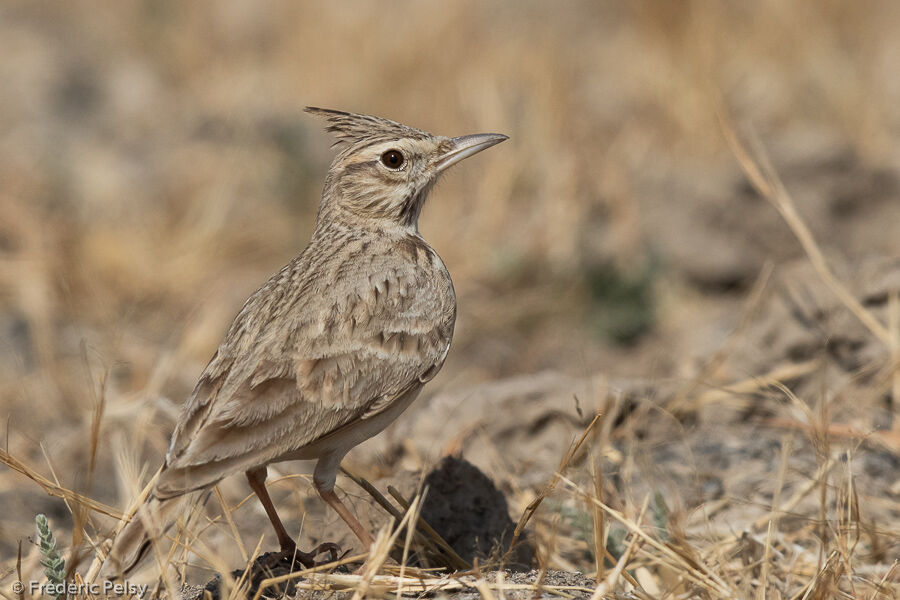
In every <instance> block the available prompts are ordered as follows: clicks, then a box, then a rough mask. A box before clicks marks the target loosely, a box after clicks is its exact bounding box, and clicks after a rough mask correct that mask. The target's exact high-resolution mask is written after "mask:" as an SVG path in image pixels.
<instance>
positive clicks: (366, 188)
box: [306, 107, 507, 229]
mask: <svg viewBox="0 0 900 600" xmlns="http://www.w3.org/2000/svg"><path fill="white" fill-rule="evenodd" d="M306 112H308V113H311V114H314V115H316V116H319V117H321V118H323V119H325V121H326V122H327V123H328V125H327V127H326V128H327V129H328V131H330V132H331V133H333V134H334V135H335V137H336V138H337V142H336V145H337V146H340V147H341V152H340V153H339V154H338V155H337V157H336V158H335V159H334V162H333V163H332V164H331V169H330V170H329V172H328V179H327V180H326V182H325V193H324V194H323V198H322V207H321V209H320V212H319V214H320V220H321V218H322V216H323V215H325V214H328V215H329V217H330V218H334V217H335V216H337V215H339V214H342V215H346V216H349V217H351V218H352V219H354V220H355V221H357V222H359V223H375V224H395V225H399V226H401V227H404V228H411V229H416V227H417V224H418V219H419V212H420V211H421V209H422V205H423V204H424V202H425V198H426V197H427V195H428V192H429V191H430V190H431V188H432V186H433V185H434V184H435V182H436V181H437V179H438V177H439V176H440V174H441V173H443V172H444V171H446V170H447V169H448V168H449V167H451V166H452V165H455V164H456V163H458V162H459V161H461V160H463V159H464V158H467V157H469V156H472V155H473V154H476V153H477V152H481V151H482V150H484V149H486V148H490V147H491V146H493V145H495V144H499V143H500V142H502V141H504V140H506V139H507V136H505V135H502V134H499V133H478V134H474V135H464V136H460V137H455V138H448V137H443V136H440V135H434V134H431V133H427V132H425V131H420V130H418V129H413V128H412V127H407V126H406V125H401V124H400V123H396V122H394V121H390V120H388V119H382V118H380V117H372V116H369V115H358V114H352V113H346V112H341V111H336V110H328V109H324V108H313V107H307V108H306Z"/></svg>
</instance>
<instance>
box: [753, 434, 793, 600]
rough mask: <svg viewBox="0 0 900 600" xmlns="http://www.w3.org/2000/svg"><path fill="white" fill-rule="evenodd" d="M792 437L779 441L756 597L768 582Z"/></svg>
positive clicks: (761, 597) (762, 598)
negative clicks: (775, 481) (777, 459)
mask: <svg viewBox="0 0 900 600" xmlns="http://www.w3.org/2000/svg"><path fill="white" fill-rule="evenodd" d="M792 447H793V438H791V437H785V438H784V439H783V440H782V442H781V463H780V464H779V466H778V480H777V483H776V484H775V494H774V495H773V496H772V512H771V513H770V517H769V526H768V528H767V529H766V543H765V545H764V547H763V558H762V569H761V572H760V575H759V587H758V588H756V597H757V598H758V599H759V600H765V598H766V587H767V586H768V583H769V569H770V564H769V562H770V561H771V559H772V540H773V538H774V535H775V528H776V527H777V526H778V517H779V516H780V515H779V513H778V505H779V504H781V491H782V490H783V489H784V476H785V474H786V473H787V466H788V458H790V455H791V448H792Z"/></svg>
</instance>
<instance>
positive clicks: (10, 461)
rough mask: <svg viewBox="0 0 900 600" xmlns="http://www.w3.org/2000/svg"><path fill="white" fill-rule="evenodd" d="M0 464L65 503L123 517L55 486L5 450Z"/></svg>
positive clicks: (83, 496) (112, 509) (97, 503)
mask: <svg viewBox="0 0 900 600" xmlns="http://www.w3.org/2000/svg"><path fill="white" fill-rule="evenodd" d="M0 462H2V463H3V464H4V465H6V466H7V467H9V468H10V469H12V470H13V471H16V472H18V473H21V474H22V475H24V476H25V477H27V478H28V479H30V480H32V481H34V482H35V483H36V484H38V485H39V486H41V487H42V488H43V489H44V491H45V492H47V493H48V494H50V495H51V496H54V497H56V498H62V499H63V500H66V501H67V502H72V503H74V504H77V505H80V506H83V507H85V508H88V509H90V510H92V511H94V512H98V513H100V514H104V515H107V516H109V517H113V518H114V519H121V518H122V517H123V514H122V513H121V512H120V511H118V510H116V509H115V508H113V507H111V506H108V505H106V504H103V503H102V502H98V501H96V500H94V499H92V498H89V497H87V496H85V495H84V494H79V493H78V492H75V491H73V490H70V489H68V488H64V487H62V486H61V485H57V484H56V483H54V482H53V481H51V480H49V479H47V478H46V477H44V476H43V475H41V474H40V473H38V472H37V471H36V470H34V469H33V468H31V467H29V466H28V465H26V464H25V463H23V462H22V461H20V460H18V459H17V458H14V457H13V456H12V455H10V454H9V453H8V452H7V451H6V450H0Z"/></svg>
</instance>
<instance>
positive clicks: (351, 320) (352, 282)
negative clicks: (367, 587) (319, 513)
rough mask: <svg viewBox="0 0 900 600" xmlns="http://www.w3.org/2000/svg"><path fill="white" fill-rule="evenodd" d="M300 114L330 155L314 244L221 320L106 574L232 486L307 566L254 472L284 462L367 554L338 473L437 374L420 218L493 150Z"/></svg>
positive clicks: (442, 325)
mask: <svg viewBox="0 0 900 600" xmlns="http://www.w3.org/2000/svg"><path fill="white" fill-rule="evenodd" d="M307 111H308V112H310V113H312V114H314V115H317V116H319V117H322V118H324V119H325V121H326V122H327V129H328V130H329V131H331V132H332V133H334V134H335V136H336V138H337V140H338V141H337V145H339V146H341V151H340V153H339V154H338V156H337V157H336V158H335V160H334V162H333V163H332V165H331V168H330V170H329V172H328V176H327V178H326V180H325V189H324V192H323V194H322V202H321V205H320V208H319V214H318V218H317V220H316V227H315V231H314V232H313V235H312V239H311V240H310V242H309V245H308V246H307V247H306V249H305V250H304V251H303V253H302V254H300V256H298V257H297V258H295V259H294V260H292V261H291V262H290V263H288V264H287V265H286V266H285V267H284V268H283V269H281V271H279V272H278V273H277V274H275V275H274V276H273V277H271V278H270V279H269V280H268V281H267V282H266V283H265V284H264V285H263V286H262V287H261V288H259V290H257V291H256V292H255V293H254V294H253V295H252V296H250V298H249V299H248V300H247V302H246V303H245V304H244V307H243V308H242V309H241V311H240V312H239V313H238V315H237V317H235V319H234V322H232V324H231V326H230V327H229V329H228V333H227V334H226V336H225V339H224V341H223V342H222V344H221V345H220V346H219V349H218V351H217V352H216V354H215V355H214V356H213V358H212V360H211V361H210V362H209V364H208V365H207V367H206V369H205V370H204V372H203V374H202V375H201V376H200V381H199V382H198V383H197V386H196V388H195V389H194V391H193V393H192V394H191V396H190V398H189V399H188V402H187V403H186V404H185V406H184V410H183V412H182V414H181V417H180V419H179V421H178V424H177V426H176V428H175V432H174V434H173V435H172V441H171V445H170V447H169V452H168V454H167V455H166V462H165V465H164V467H163V469H162V471H161V473H160V475H159V477H158V479H157V481H156V483H155V486H154V488H153V490H152V492H151V496H150V499H149V501H148V502H147V503H146V504H145V506H144V507H143V508H142V510H141V511H139V513H138V515H137V516H136V518H134V519H132V521H131V523H129V524H128V525H127V526H126V527H125V529H124V530H123V531H122V533H121V534H120V535H119V536H118V537H117V539H116V541H115V542H114V545H113V548H112V551H111V553H110V560H108V561H107V563H106V565H105V567H104V573H106V574H108V575H109V574H116V573H127V572H128V571H130V570H131V569H133V568H134V567H135V566H136V565H137V564H138V562H139V561H140V559H141V557H142V556H143V554H145V552H146V550H147V549H148V548H149V545H150V542H151V539H152V537H153V536H151V535H150V534H149V533H148V530H149V529H158V528H157V527H155V525H156V524H157V523H158V524H159V525H160V526H162V527H165V526H166V525H167V522H168V521H170V520H171V514H172V513H173V512H174V507H175V506H176V505H177V504H179V503H178V499H180V498H181V497H182V496H184V494H187V493H189V492H192V491H196V490H201V489H205V488H208V487H210V486H212V485H214V484H215V483H217V482H218V481H220V480H221V479H222V478H224V477H226V476H228V475H231V474H233V473H237V472H245V473H246V474H247V477H248V480H249V482H250V485H251V487H252V488H253V490H254V491H255V492H256V493H257V495H258V496H259V497H260V500H261V501H262V503H263V506H264V508H265V509H266V512H267V513H268V515H269V518H270V519H271V520H272V524H273V526H274V527H275V531H276V534H277V535H278V539H279V542H280V544H281V549H282V552H284V553H286V554H295V555H296V556H298V557H299V559H300V560H301V561H303V562H304V563H305V564H311V563H312V562H313V560H314V557H315V554H316V552H312V553H308V554H307V553H302V552H299V551H297V550H296V546H295V545H294V542H293V541H292V540H291V538H290V536H289V535H288V534H287V532H286V531H285V528H284V526H283V525H282V524H281V521H280V520H279V518H278V516H277V514H276V512H275V508H274V506H273V505H272V502H271V500H270V499H269V496H268V493H267V492H266V489H265V483H264V482H265V472H266V465H268V464H270V463H273V462H279V461H284V460H295V459H316V460H317V463H316V468H315V473H314V482H315V486H316V489H317V490H318V491H319V493H320V495H321V496H322V497H323V499H325V500H326V502H328V503H329V504H330V505H331V506H332V507H333V508H334V509H335V510H336V511H337V512H338V514H339V515H340V516H341V517H342V518H343V519H344V520H345V521H346V522H347V524H348V525H349V526H350V527H351V529H353V531H354V533H356V535H357V536H358V537H359V538H360V540H361V541H362V542H363V543H364V544H366V545H367V546H368V545H369V544H370V543H371V537H370V536H369V534H368V532H367V531H365V530H364V529H363V528H362V526H361V525H360V524H359V522H358V521H357V520H356V518H355V517H353V515H352V514H351V513H350V512H349V510H347V508H346V507H345V506H344V505H343V503H341V501H340V500H339V499H338V497H337V496H336V495H335V494H334V491H333V488H334V482H335V477H336V472H337V468H338V466H339V465H340V461H341V459H342V458H343V457H344V455H345V454H346V453H347V452H348V451H349V450H350V449H351V448H353V447H354V446H356V445H357V444H359V443H360V442H362V441H364V440H366V439H368V438H369V437H371V436H373V435H375V434H376V433H378V432H379V431H381V430H382V429H384V428H385V427H386V426H387V425H388V424H389V423H390V422H391V421H393V420H394V419H395V418H397V416H398V415H399V414H400V413H401V412H403V410H404V409H406V407H407V406H409V404H410V403H411V402H412V401H413V400H414V399H415V398H416V396H417V395H418V393H419V391H420V390H421V388H422V386H423V385H424V384H425V383H427V382H428V381H429V380H430V379H431V378H433V377H434V376H435V375H436V374H437V372H438V371H439V370H440V368H441V366H442V365H443V363H444V358H445V357H446V356H447V352H448V350H449V349H450V340H451V338H452V336H453V326H454V322H455V319H456V296H455V294H454V292H453V284H452V282H451V281H450V274H449V273H448V272H447V269H446V267H445V266H444V263H443V262H442V261H441V259H440V257H438V255H437V253H436V252H435V251H434V250H433V249H432V248H431V247H430V246H429V245H428V244H427V243H426V242H425V240H423V239H422V238H421V237H420V236H419V233H418V217H419V212H420V210H421V208H422V205H423V203H424V202H425V199H426V196H427V195H428V192H429V191H430V190H431V188H432V187H433V185H434V183H435V181H436V180H437V178H438V176H439V175H440V174H441V173H442V172H443V171H444V170H445V169H446V168H448V167H449V166H451V165H453V164H455V163H456V162H459V161H460V160H462V159H463V158H466V157H467V156H470V155H472V154H475V153H476V152H479V151H481V150H483V149H485V148H488V147H490V146H493V145H495V144H497V143H500V142H502V141H503V140H505V139H506V136H504V135H500V134H478V135H471V136H462V137H458V138H446V137H441V136H436V135H432V134H430V133H426V132H424V131H419V130H417V129H413V128H411V127H407V126H405V125H401V124H399V123H395V122H393V121H389V120H387V119H381V118H378V117H371V116H367V115H357V114H350V113H345V112H339V111H333V110H325V109H319V108H307ZM155 533H156V535H159V530H157V531H156V532H155ZM330 549H331V547H330V546H329V545H327V544H326V545H323V546H321V547H320V548H319V549H318V550H317V552H318V551H320V550H330Z"/></svg>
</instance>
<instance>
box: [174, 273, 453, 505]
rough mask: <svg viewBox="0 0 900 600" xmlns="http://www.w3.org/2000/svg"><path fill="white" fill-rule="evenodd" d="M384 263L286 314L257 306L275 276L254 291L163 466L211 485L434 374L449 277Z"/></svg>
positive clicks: (266, 298) (378, 406)
mask: <svg viewBox="0 0 900 600" xmlns="http://www.w3.org/2000/svg"><path fill="white" fill-rule="evenodd" d="M390 265H391V261H390V260H385V261H384V264H378V263H376V264H372V263H371V262H370V263H369V264H368V265H367V268H366V269H365V271H366V272H369V273H376V274H377V275H375V276H367V277H360V276H359V274H358V273H348V274H347V275H348V277H347V278H345V279H344V280H343V281H344V282H345V283H344V285H333V286H331V287H330V288H329V287H327V286H323V287H318V288H317V287H310V288H309V290H310V293H309V294H306V296H307V297H305V298H304V297H302V296H301V297H300V298H298V299H297V300H296V301H295V302H294V303H292V304H290V305H291V306H292V307H293V308H292V309H290V310H285V309H284V302H279V303H278V304H277V306H267V305H265V303H266V302H272V298H275V299H277V298H278V297H279V291H278V290H277V289H276V288H277V286H276V287H275V288H273V284H272V281H270V283H269V284H267V285H266V286H264V287H263V288H261V289H260V291H259V292H257V294H255V295H254V296H253V297H251V298H250V300H248V302H247V304H246V305H245V306H244V309H243V310H242V311H241V313H240V314H239V315H238V317H237V318H236V319H235V324H234V325H232V328H231V330H230V332H229V335H228V336H227V337H226V341H225V343H223V344H222V346H220V348H219V351H218V352H217V354H216V356H215V357H213V359H212V361H210V364H209V365H208V366H207V368H206V370H205V371H204V373H203V375H202V376H201V378H200V381H199V383H198V384H197V386H196V388H195V390H194V392H193V394H192V396H191V398H190V400H189V402H188V403H187V405H186V406H185V409H184V412H183V413H182V416H181V419H180V420H179V423H178V425H177V427H176V430H175V433H174V434H173V438H172V444H171V446H170V450H169V454H168V456H167V469H169V470H171V471H173V475H175V473H174V471H178V470H182V471H183V470H185V469H191V468H193V470H194V471H196V472H197V474H198V475H199V472H200V471H203V470H207V471H209V472H210V473H212V474H219V475H218V477H215V478H213V479H210V477H212V475H209V476H208V477H207V476H202V477H191V478H190V479H191V480H192V481H191V482H187V481H185V482H184V485H195V487H201V486H203V485H208V483H211V482H212V481H215V480H217V479H220V478H221V477H224V476H225V475H227V474H228V473H229V472H234V471H235V470H238V469H240V468H249V466H247V465H248V464H249V465H250V466H255V465H256V464H262V463H265V462H268V461H270V460H274V459H276V458H277V457H279V456H281V455H284V454H286V453H288V452H292V451H294V450H297V449H299V448H302V447H304V446H306V445H308V444H310V443H312V442H314V441H316V440H318V439H320V438H322V437H324V436H326V435H328V434H329V433H331V432H334V431H336V430H338V429H340V428H341V427H343V426H345V425H347V424H348V423H351V422H353V421H355V420H358V419H365V418H370V417H371V416H373V415H375V414H378V413H379V412H381V411H382V410H384V409H385V408H387V407H388V406H390V404H391V402H392V401H393V400H395V399H396V398H398V397H400V396H402V395H403V394H404V393H406V392H407V391H409V390H410V389H412V388H413V387H415V386H419V385H422V383H424V382H425V381H427V380H428V379H430V378H431V377H433V376H434V375H435V374H436V373H437V371H438V370H439V369H440V367H441V365H442V364H443V361H444V358H445V357H446V355H447V351H448V349H449V346H450V339H451V337H452V334H453V323H454V320H455V301H454V299H453V296H452V288H449V292H448V289H447V286H448V285H449V279H447V282H446V284H445V283H444V282H443V281H441V280H438V279H436V278H435V277H434V276H433V274H431V273H429V272H428V271H426V270H423V269H420V268H418V267H417V268H414V269H411V268H405V269H398V268H394V267H391V266H390ZM357 268H359V267H358V266H357ZM273 279H274V278H273ZM347 281H357V282H358V283H356V284H347V283H346V282H347ZM267 288H268V289H267ZM273 289H274V292H273ZM298 307H299V308H298ZM251 463H252V464H251ZM206 479H210V481H205V482H204V481H201V480H206ZM172 485H173V489H172V490H171V491H172V492H173V493H174V491H175V488H179V487H182V485H181V484H175V482H174V479H173V481H172ZM184 491H186V490H184Z"/></svg>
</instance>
